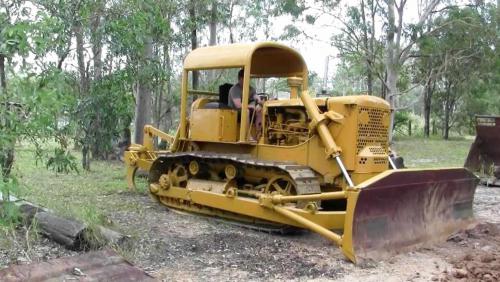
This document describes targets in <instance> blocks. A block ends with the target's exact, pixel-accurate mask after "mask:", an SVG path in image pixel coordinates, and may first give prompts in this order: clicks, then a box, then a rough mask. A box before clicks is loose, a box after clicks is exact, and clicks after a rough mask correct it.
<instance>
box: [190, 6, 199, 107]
mask: <svg viewBox="0 0 500 282" xmlns="http://www.w3.org/2000/svg"><path fill="white" fill-rule="evenodd" d="M195 3H196V0H190V2H189V20H190V21H191V50H194V49H196V48H198V35H197V27H196V26H197V19H196V4H195ZM192 74H193V77H192V78H193V79H192V81H191V82H192V88H193V89H198V84H199V73H198V71H192ZM195 99H196V97H195V96H193V101H194V100H195Z"/></svg>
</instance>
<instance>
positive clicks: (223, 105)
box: [203, 83, 233, 109]
mask: <svg viewBox="0 0 500 282" xmlns="http://www.w3.org/2000/svg"><path fill="white" fill-rule="evenodd" d="M231 87H233V85H232V84H230V83H224V84H222V85H220V86H219V101H217V102H209V103H206V104H205V105H203V109H231V108H230V107H229V105H228V99H229V89H231Z"/></svg>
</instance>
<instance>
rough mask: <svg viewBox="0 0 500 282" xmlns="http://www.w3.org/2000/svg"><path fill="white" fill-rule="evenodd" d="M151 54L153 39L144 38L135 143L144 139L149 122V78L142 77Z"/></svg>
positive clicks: (136, 111)
mask: <svg viewBox="0 0 500 282" xmlns="http://www.w3.org/2000/svg"><path fill="white" fill-rule="evenodd" d="M152 55H153V41H152V39H151V38H150V37H148V38H147V39H146V43H145V45H144V50H143V59H142V62H141V68H142V69H143V71H141V75H140V77H139V85H138V87H137V88H138V90H137V96H136V106H135V122H134V125H135V132H134V141H135V143H137V144H142V142H143V140H144V131H143V130H144V126H145V125H146V124H147V123H149V122H150V115H151V114H150V112H151V88H150V87H151V85H150V82H149V80H150V78H148V77H144V74H145V73H148V72H147V71H146V68H147V65H148V64H149V62H150V60H151V58H152Z"/></svg>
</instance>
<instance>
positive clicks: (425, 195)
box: [343, 168, 478, 261]
mask: <svg viewBox="0 0 500 282" xmlns="http://www.w3.org/2000/svg"><path fill="white" fill-rule="evenodd" d="M477 183H478V179H477V178H476V177H475V176H474V175H473V174H472V173H471V172H469V171H468V170H466V169H464V168H447V169H425V170H408V169H403V170H388V171H386V172H384V173H382V174H380V175H378V176H376V177H374V178H372V179H370V180H368V181H366V182H363V183H361V184H360V185H358V186H357V187H358V188H360V190H359V194H358V197H357V201H356V203H355V207H354V211H353V213H352V217H349V220H350V221H351V222H352V225H351V227H352V229H351V230H352V235H351V236H352V237H351V238H350V239H351V240H352V241H351V242H350V244H349V245H350V248H351V250H346V249H345V247H346V246H344V247H343V249H344V252H347V255H348V256H349V253H350V251H353V254H352V257H354V259H355V260H356V261H360V260H363V259H367V258H369V259H376V258H384V257H387V256H389V255H393V254H396V253H399V252H402V251H408V250H409V249H412V248H415V247H417V246H419V245H423V244H424V243H429V242H433V241H434V242H435V241H440V240H444V239H446V238H447V237H448V236H449V235H451V234H452V233H454V232H456V231H458V230H460V229H462V228H465V227H467V226H468V225H470V224H471V223H472V222H473V214H472V202H473V200H474V192H475V189H476V185H477ZM348 224H349V222H346V227H347V228H348V229H349V226H348ZM347 232H348V233H349V231H347ZM348 236H349V234H347V236H346V233H345V232H344V238H345V237H348Z"/></svg>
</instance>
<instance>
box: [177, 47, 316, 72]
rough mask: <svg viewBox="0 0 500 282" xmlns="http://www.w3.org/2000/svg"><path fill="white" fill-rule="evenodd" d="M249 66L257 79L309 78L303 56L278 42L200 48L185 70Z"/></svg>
mask: <svg viewBox="0 0 500 282" xmlns="http://www.w3.org/2000/svg"><path fill="white" fill-rule="evenodd" d="M247 67H250V73H251V75H252V76H253V77H289V76H299V77H304V76H306V75H307V66H306V64H305V62H304V59H303V58H302V56H301V55H300V54H299V53H298V52H297V51H295V50H294V49H292V48H289V47H287V46H284V45H281V44H278V43H274V42H260V43H253V44H232V45H223V46H211V47H204V48H198V49H195V50H193V51H192V52H191V53H189V54H188V55H187V56H186V59H185V60H184V69H185V70H206V69H222V68H247Z"/></svg>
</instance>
